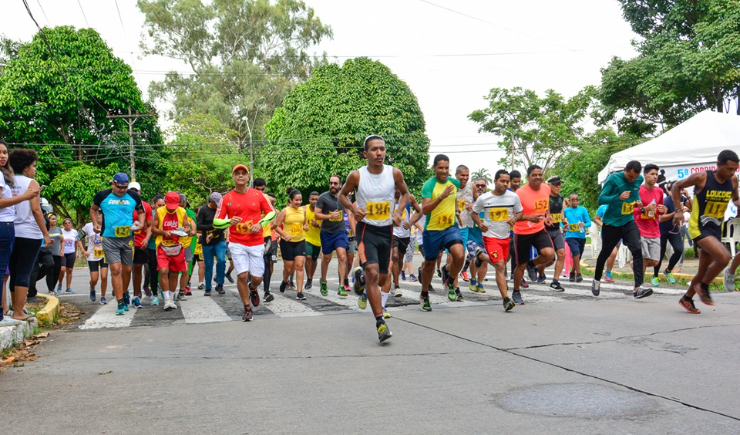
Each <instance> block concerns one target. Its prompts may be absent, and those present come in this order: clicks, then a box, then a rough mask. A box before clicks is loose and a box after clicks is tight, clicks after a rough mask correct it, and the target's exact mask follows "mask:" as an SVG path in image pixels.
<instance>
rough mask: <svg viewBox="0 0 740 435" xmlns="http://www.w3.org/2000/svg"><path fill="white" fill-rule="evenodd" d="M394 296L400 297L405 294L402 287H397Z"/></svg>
mask: <svg viewBox="0 0 740 435" xmlns="http://www.w3.org/2000/svg"><path fill="white" fill-rule="evenodd" d="M393 296H395V297H397V298H400V297H402V296H403V292H402V291H401V287H396V290H395V291H394V292H393Z"/></svg>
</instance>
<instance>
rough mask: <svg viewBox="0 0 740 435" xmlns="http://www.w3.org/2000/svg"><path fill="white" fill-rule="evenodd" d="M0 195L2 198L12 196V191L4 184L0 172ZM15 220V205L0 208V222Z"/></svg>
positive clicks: (3, 178)
mask: <svg viewBox="0 0 740 435" xmlns="http://www.w3.org/2000/svg"><path fill="white" fill-rule="evenodd" d="M0 190H2V192H0V196H2V197H3V198H12V197H13V192H11V191H10V186H8V185H7V184H5V177H4V176H3V174H2V173H0ZM14 220H15V206H13V205H11V206H10V207H2V208H0V222H13V221H14Z"/></svg>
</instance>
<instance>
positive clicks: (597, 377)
mask: <svg viewBox="0 0 740 435" xmlns="http://www.w3.org/2000/svg"><path fill="white" fill-rule="evenodd" d="M396 320H398V321H401V322H405V323H408V324H410V325H415V326H418V327H420V328H424V329H428V330H430V331H435V332H438V333H440V334H444V335H447V336H449V337H454V338H457V339H459V340H463V341H467V342H468V343H473V344H477V345H479V346H483V347H487V348H489V349H495V350H497V351H499V352H504V353H507V354H509V355H514V356H517V357H520V358H524V359H527V360H530V361H534V362H538V363H540V364H545V365H548V366H550V367H555V368H558V369H561V370H564V371H566V372H569V373H574V374H577V375H580V376H583V377H586V378H590V379H596V380H599V381H601V382H606V383H608V384H611V385H616V386H619V387H622V388H626V389H628V390H630V391H634V392H636V393H640V394H644V395H646V396H650V397H655V398H658V399H663V400H667V401H669V402H673V403H677V404H679V405H683V406H685V407H687V408H691V409H695V410H697V411H704V412H708V413H710V414H714V415H719V416H722V417H725V418H729V419H731V420H735V421H740V417H735V416H733V415H729V414H725V413H722V412H719V411H715V410H712V409H707V408H702V407H701V406H697V405H693V404H691V403H688V402H683V401H681V400H679V399H676V398H674V397H668V396H663V395H661V394H657V393H651V392H650V391H646V390H641V389H639V388H636V387H632V386H629V385H627V384H623V383H621V382H617V381H612V380H610V379H606V378H602V377H599V376H596V375H592V374H589V373H585V372H581V371H578V370H575V369H571V368H568V367H565V366H562V365H559V364H555V363H552V362H549V361H544V360H541V359H538V358H535V357H532V356H528V355H523V354H521V353H517V352H514V350H525V349H536V348H538V347H545V346H534V347H528V348H502V347H496V346H494V345H491V344H487V343H482V342H480V341H476V340H473V339H470V338H466V337H462V336H460V335H456V334H452V333H450V332H447V331H442V330H440V329H436V328H433V327H431V326H427V325H422V324H420V323H417V322H414V321H411V320H404V319H401V318H398V317H396ZM707 327H713V326H701V327H694V328H684V329H677V330H675V331H673V332H680V331H684V330H691V329H701V328H707ZM659 333H661V332H654V333H651V334H646V335H644V336H650V335H655V334H659ZM638 337H641V336H638ZM608 341H613V340H607V342H608Z"/></svg>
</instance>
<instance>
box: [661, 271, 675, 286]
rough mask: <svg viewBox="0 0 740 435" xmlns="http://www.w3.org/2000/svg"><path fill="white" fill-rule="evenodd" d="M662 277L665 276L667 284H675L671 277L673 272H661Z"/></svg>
mask: <svg viewBox="0 0 740 435" xmlns="http://www.w3.org/2000/svg"><path fill="white" fill-rule="evenodd" d="M663 275H665V279H666V280H667V281H668V284H675V283H676V277H675V276H673V272H663Z"/></svg>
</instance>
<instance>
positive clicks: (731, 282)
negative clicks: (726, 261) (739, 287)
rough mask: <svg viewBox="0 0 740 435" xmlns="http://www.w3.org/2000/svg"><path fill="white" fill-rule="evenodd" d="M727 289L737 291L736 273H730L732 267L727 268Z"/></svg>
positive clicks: (725, 280)
mask: <svg viewBox="0 0 740 435" xmlns="http://www.w3.org/2000/svg"><path fill="white" fill-rule="evenodd" d="M724 282H725V290H727V291H728V292H734V291H735V275H734V274H732V273H730V268H729V267H728V268H727V269H725V279H724Z"/></svg>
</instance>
